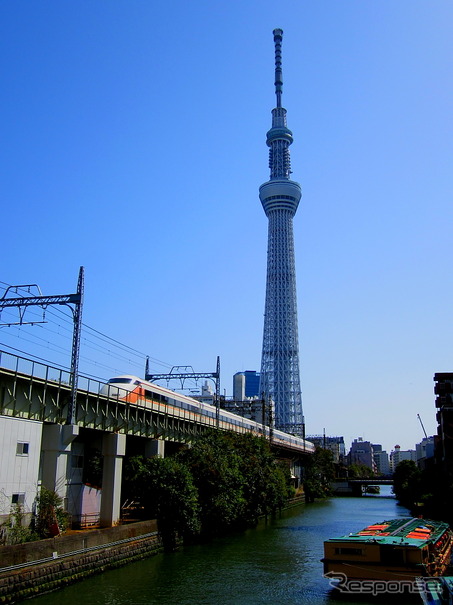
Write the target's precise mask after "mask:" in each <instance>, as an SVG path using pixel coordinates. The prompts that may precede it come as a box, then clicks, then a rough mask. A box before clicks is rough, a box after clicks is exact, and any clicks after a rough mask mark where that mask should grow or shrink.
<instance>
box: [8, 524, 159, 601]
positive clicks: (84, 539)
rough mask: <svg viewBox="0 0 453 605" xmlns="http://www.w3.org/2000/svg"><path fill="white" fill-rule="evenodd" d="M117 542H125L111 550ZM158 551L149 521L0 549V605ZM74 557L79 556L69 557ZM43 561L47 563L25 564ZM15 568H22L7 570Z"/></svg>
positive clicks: (154, 533) (152, 526)
mask: <svg viewBox="0 0 453 605" xmlns="http://www.w3.org/2000/svg"><path fill="white" fill-rule="evenodd" d="M141 536H142V537H141ZM143 536H146V537H143ZM122 540H127V542H123V543H120V544H115V542H118V541H122ZM112 543H114V544H112ZM86 549H93V550H86ZM161 549H162V545H161V541H160V538H159V537H158V535H157V532H156V522H155V521H145V522H141V523H133V524H130V525H125V526H119V527H114V528H109V529H103V530H91V531H87V532H80V533H77V534H73V535H69V536H62V537H60V538H52V539H50V540H40V541H38V542H29V543H27V544H20V545H17V546H3V547H0V565H1V568H0V603H2V604H3V603H5V604H6V603H16V602H17V601H20V600H22V599H26V598H30V597H32V596H37V595H38V594H42V593H44V592H49V591H51V590H56V589H57V588H60V587H62V586H66V585H68V584H71V583H73V582H77V581H79V580H82V579H84V578H86V577H88V576H91V575H93V574H96V573H100V572H102V571H105V570H106V569H112V568H114V567H119V566H120V565H124V564H126V563H130V562H132V561H137V560H139V559H143V558H145V557H148V556H150V555H152V554H155V553H157V552H159V551H160V550H161ZM14 551H15V552H14ZM74 551H81V552H78V553H77V554H70V553H74ZM54 553H56V554H54ZM4 555H5V557H4ZM65 555H66V556H65ZM47 557H52V560H51V561H46V562H43V563H39V564H33V563H31V562H32V561H39V560H40V559H45V558H47ZM53 557H56V558H53ZM19 559H21V560H19ZM6 561H8V562H7V563H6ZM13 561H14V562H13ZM21 563H22V564H24V563H25V566H24V567H21V568H16V569H8V568H7V566H11V565H18V564H21ZM26 563H29V564H28V565H26ZM2 568H3V569H2Z"/></svg>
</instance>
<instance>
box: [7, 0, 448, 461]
mask: <svg viewBox="0 0 453 605" xmlns="http://www.w3.org/2000/svg"><path fill="white" fill-rule="evenodd" d="M452 21H453V3H452V2H451V0H424V1H420V0H398V1H397V2H391V1H390V0H343V1H339V0H329V1H328V0H311V1H308V0H294V1H289V0H287V1H284V0H283V1H280V2H271V1H269V0H259V1H258V0H255V1H250V0H230V1H229V2H215V1H213V0H209V1H208V0H206V1H202V0H192V1H191V2H187V1H186V0H184V1H183V0H166V1H165V2H158V1H151V0H150V1H144V0H141V1H139V0H108V1H107V0H104V1H96V0H90V1H86V0H78V1H77V2H61V1H57V0H47V1H46V0H40V1H39V2H36V1H33V0H29V1H23V0H2V2H1V3H0V47H1V48H0V61H1V64H2V65H1V74H2V75H1V80H2V94H1V95H0V107H1V116H2V118H1V126H0V128H1V140H2V144H1V147H0V154H1V157H0V166H1V189H0V192H1V199H2V204H1V208H2V212H1V216H2V225H3V229H2V256H1V258H2V262H1V274H0V280H1V282H2V284H1V285H4V284H28V283H37V284H39V286H40V287H41V290H42V292H43V293H44V294H60V293H69V292H73V291H75V288H76V283H77V275H78V270H79V266H81V265H83V266H84V267H85V271H86V280H85V305H84V315H83V320H84V323H86V324H87V325H88V326H91V327H92V328H94V329H95V330H98V331H99V332H101V333H103V334H106V335H108V336H110V337H112V338H114V339H116V340H117V341H118V342H120V343H125V344H127V345H128V346H130V347H132V348H133V349H136V350H137V351H140V352H143V353H144V354H148V355H150V356H151V357H152V358H153V363H152V370H153V371H157V372H163V371H166V368H168V367H170V366H172V365H191V366H193V368H194V369H195V370H197V371H211V370H212V371H213V370H214V369H215V363H216V357H217V355H219V356H220V358H221V366H222V392H223V391H224V390H225V391H226V393H227V394H231V390H232V375H233V374H234V373H235V372H237V371H240V370H253V369H256V370H259V369H260V357H261V340H262V328H263V310H264V291H265V273H266V246H267V219H266V217H265V215H264V212H263V210H262V208H261V205H260V202H259V198H258V187H259V185H260V184H261V183H263V182H264V181H266V180H267V179H268V176H269V173H268V166H267V162H268V151H267V147H266V145H265V135H266V131H267V130H268V129H269V128H270V125H271V109H272V107H274V104H275V96H274V88H273V75H274V74H273V70H274V48H273V40H272V30H273V29H274V28H275V27H281V28H282V29H283V30H284V38H283V75H284V89H283V104H284V106H285V107H286V108H287V110H288V125H289V127H290V128H291V130H292V131H293V133H294V144H293V146H292V148H291V158H292V168H293V178H294V179H295V180H297V181H299V182H300V183H301V186H302V191H303V197H302V201H301V204H300V206H299V210H298V213H297V215H296V217H295V221H294V233H295V245H296V269H297V282H298V306H299V333H300V359H301V380H302V388H303V403H304V412H305V417H306V423H307V431H308V433H322V431H323V429H324V428H325V430H326V433H327V434H336V435H343V436H344V437H345V440H346V443H347V444H348V445H349V443H350V442H351V440H352V439H353V438H356V437H359V436H361V437H363V438H364V439H366V440H370V441H372V442H375V443H376V442H377V443H382V444H383V445H384V446H385V447H386V448H387V449H388V450H390V449H391V448H392V447H393V446H394V445H395V444H396V443H398V444H400V445H401V447H402V448H403V449H407V448H413V447H414V445H415V443H416V442H417V441H419V440H420V439H421V438H422V436H423V433H422V430H421V427H420V425H419V423H418V420H417V416H416V415H417V413H419V414H420V415H421V417H422V419H423V422H424V424H425V427H426V429H427V431H428V433H429V434H433V433H434V431H435V427H436V422H435V407H434V394H433V375H434V373H435V372H441V371H453V356H452V348H453V322H452V304H451V301H452V298H453V291H452V290H453V289H452V270H451V264H452V253H451V248H452V246H451V240H452V236H451V225H452V219H453V216H452V215H453V205H452V193H453V191H452V189H453V187H452V160H453V132H452V130H453V122H452V108H453V98H452V96H453V95H452V92H453V84H452V82H453V78H452V67H453V36H452ZM8 317H11V316H8ZM49 317H50V316H49ZM3 318H4V319H5V320H6V318H7V315H6V313H5V314H4V316H3ZM9 320H11V319H9ZM48 328H51V329H48ZM63 332H64V328H63V327H61V328H59V327H58V326H57V325H56V324H55V323H54V322H53V323H51V324H50V325H49V326H47V327H46V326H35V327H23V328H21V329H20V330H18V329H17V328H2V329H1V330H0V340H1V343H3V344H4V345H7V346H10V347H15V348H17V349H19V350H22V351H25V352H27V353H30V354H36V355H38V356H40V357H43V358H45V359H49V360H50V361H54V362H58V363H65V364H68V363H69V359H70V332H69V337H68V334H66V340H64V341H62V342H63V344H62V345H61V346H62V349H58V348H57V343H58V341H59V338H60V337H61V336H62V335H63ZM58 346H60V345H58ZM58 351H60V353H58ZM112 351H113V347H112ZM81 355H82V360H81V366H80V369H81V371H82V372H89V373H92V374H95V375H99V376H103V377H105V376H110V375H112V374H115V373H117V372H118V371H120V372H121V373H129V372H131V373H141V374H143V370H142V367H143V365H142V360H140V361H139V362H138V363H137V359H136V358H134V359H135V360H134V362H132V356H131V361H129V357H128V356H127V355H126V356H124V357H123V358H118V359H117V360H115V361H114V363H113V362H112V360H110V361H105V360H104V361H103V364H104V365H101V363H100V362H99V365H98V367H96V366H93V364H92V363H91V361H90V360H96V361H97V360H99V359H100V356H101V353H99V354H98V353H97V352H96V351H95V350H93V349H92V348H91V347H90V342H89V339H88V338H87V333H86V332H85V335H84V340H82V346H81ZM134 364H135V365H134ZM106 366H107V367H106Z"/></svg>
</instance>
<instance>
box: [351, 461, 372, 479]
mask: <svg viewBox="0 0 453 605" xmlns="http://www.w3.org/2000/svg"><path fill="white" fill-rule="evenodd" d="M348 477H349V478H350V479H369V478H371V477H374V472H373V470H372V469H371V468H370V467H369V466H367V465H366V464H350V465H349V466H348Z"/></svg>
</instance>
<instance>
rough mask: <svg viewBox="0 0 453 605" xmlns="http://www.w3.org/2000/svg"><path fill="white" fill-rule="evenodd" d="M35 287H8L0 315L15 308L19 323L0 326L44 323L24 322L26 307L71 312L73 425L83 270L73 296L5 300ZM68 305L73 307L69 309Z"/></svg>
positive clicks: (70, 413)
mask: <svg viewBox="0 0 453 605" xmlns="http://www.w3.org/2000/svg"><path fill="white" fill-rule="evenodd" d="M32 287H36V288H37V289H38V291H39V292H41V291H40V289H39V287H38V286H36V284H27V285H21V286H9V287H8V288H7V289H6V291H5V293H4V295H3V296H2V298H0V313H1V312H2V310H3V309H5V308H6V307H16V308H17V309H18V311H19V321H18V322H15V323H5V324H0V327H1V326H12V325H20V326H22V325H30V324H31V325H33V324H35V323H45V321H41V322H34V321H31V322H30V321H24V315H25V311H26V310H27V308H28V307H32V306H38V307H41V308H42V309H43V311H44V313H45V310H46V309H47V307H48V306H49V305H67V306H69V308H70V309H71V311H72V316H73V321H74V332H73V337H72V354H71V374H70V386H71V401H70V403H69V408H68V414H67V417H66V424H75V422H76V415H77V382H78V372H79V351H80V333H81V329H82V306H83V290H84V268H83V267H80V270H79V280H78V282H77V292H76V293H75V294H57V295H55V296H42V295H41V294H40V295H39V296H21V297H16V298H7V295H8V292H10V291H15V293H16V294H17V291H18V290H19V289H24V288H28V289H29V291H30V288H32ZM70 305H74V306H73V307H71V306H70Z"/></svg>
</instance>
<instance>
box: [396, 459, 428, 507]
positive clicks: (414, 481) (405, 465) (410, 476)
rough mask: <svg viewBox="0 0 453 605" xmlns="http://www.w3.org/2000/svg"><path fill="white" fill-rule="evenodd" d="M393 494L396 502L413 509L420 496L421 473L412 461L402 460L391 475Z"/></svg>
mask: <svg viewBox="0 0 453 605" xmlns="http://www.w3.org/2000/svg"><path fill="white" fill-rule="evenodd" d="M393 492H394V494H395V496H396V498H397V499H398V502H399V503H400V504H402V505H403V506H406V507H407V508H409V509H411V510H412V509H413V508H414V506H415V504H416V503H417V502H418V501H419V500H420V498H421V496H422V486H421V471H420V469H419V468H418V466H417V465H416V464H415V462H414V461H413V460H402V461H401V462H400V463H399V464H398V465H397V467H396V468H395V472H394V473H393Z"/></svg>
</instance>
